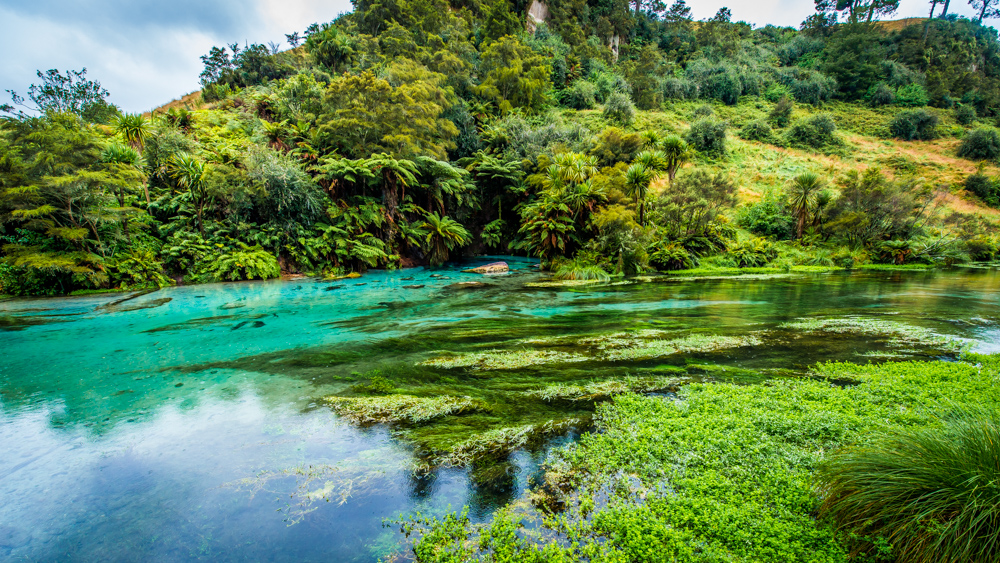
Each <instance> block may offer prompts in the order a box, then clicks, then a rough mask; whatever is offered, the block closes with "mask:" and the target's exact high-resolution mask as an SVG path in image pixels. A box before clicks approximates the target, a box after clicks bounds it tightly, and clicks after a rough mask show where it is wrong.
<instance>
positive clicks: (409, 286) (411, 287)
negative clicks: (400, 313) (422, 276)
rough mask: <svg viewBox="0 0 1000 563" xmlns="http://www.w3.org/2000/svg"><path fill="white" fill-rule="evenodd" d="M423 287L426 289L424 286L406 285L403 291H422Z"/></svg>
mask: <svg viewBox="0 0 1000 563" xmlns="http://www.w3.org/2000/svg"><path fill="white" fill-rule="evenodd" d="M422 287H424V286H422V285H404V286H403V289H420V288H422Z"/></svg>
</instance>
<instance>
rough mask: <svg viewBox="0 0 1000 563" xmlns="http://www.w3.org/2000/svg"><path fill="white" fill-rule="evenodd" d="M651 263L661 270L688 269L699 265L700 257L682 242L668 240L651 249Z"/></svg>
mask: <svg viewBox="0 0 1000 563" xmlns="http://www.w3.org/2000/svg"><path fill="white" fill-rule="evenodd" d="M649 263H650V264H651V265H652V266H653V267H655V268H656V269H657V270H660V271H670V270H687V269H690V268H694V267H697V266H698V259H697V257H695V256H693V255H692V254H691V253H690V252H688V250H687V249H686V248H684V247H683V246H681V245H680V244H678V243H676V242H668V243H660V244H658V245H655V246H654V247H653V248H651V249H650V252H649Z"/></svg>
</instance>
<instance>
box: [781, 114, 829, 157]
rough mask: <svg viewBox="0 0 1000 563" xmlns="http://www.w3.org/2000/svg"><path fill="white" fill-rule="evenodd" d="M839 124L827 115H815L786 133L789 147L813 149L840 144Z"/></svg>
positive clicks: (798, 123) (797, 123)
mask: <svg viewBox="0 0 1000 563" xmlns="http://www.w3.org/2000/svg"><path fill="white" fill-rule="evenodd" d="M836 131H837V124H836V123H834V122H833V118H831V117H830V116H829V115H827V114H819V115H814V116H813V117H809V118H807V119H802V120H799V121H796V122H795V123H794V124H792V126H791V128H789V129H788V133H786V140H787V142H788V144H789V145H793V146H799V147H808V148H813V149H818V148H823V147H826V146H829V145H836V144H839V140H838V139H837V135H836Z"/></svg>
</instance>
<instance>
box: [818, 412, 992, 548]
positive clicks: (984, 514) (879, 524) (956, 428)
mask: <svg viewBox="0 0 1000 563" xmlns="http://www.w3.org/2000/svg"><path fill="white" fill-rule="evenodd" d="M816 479H817V482H818V484H819V490H820V493H821V495H822V496H823V504H822V506H821V511H822V512H823V513H825V514H826V515H828V516H830V517H831V518H832V519H833V521H834V522H835V523H836V524H837V525H838V526H839V527H840V528H841V529H843V530H844V531H846V532H848V533H850V534H851V537H855V538H891V540H892V548H893V551H894V552H895V555H896V557H895V558H894V559H895V560H899V561H913V562H917V563H925V562H926V563H929V562H935V561H968V562H976V563H987V562H990V561H997V560H998V559H1000V542H998V541H997V535H998V534H1000V418H998V416H997V413H996V412H990V411H985V410H984V411H981V412H969V413H959V414H955V415H952V416H951V417H950V418H948V419H946V420H945V422H944V423H943V424H942V425H941V426H940V427H930V428H918V429H914V430H900V431H897V432H895V433H892V434H890V435H888V436H885V437H883V438H882V439H881V440H880V441H878V442H875V443H874V444H871V445H865V446H856V447H853V448H848V449H844V450H840V451H838V452H834V453H833V454H831V455H830V457H829V458H827V460H826V461H825V462H824V463H823V464H821V465H820V466H819V468H818V470H817V475H816Z"/></svg>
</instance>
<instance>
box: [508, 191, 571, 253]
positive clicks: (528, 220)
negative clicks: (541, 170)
mask: <svg viewBox="0 0 1000 563" xmlns="http://www.w3.org/2000/svg"><path fill="white" fill-rule="evenodd" d="M565 200H566V194H565V192H564V191H563V190H545V191H543V192H542V193H541V195H540V196H539V197H538V198H537V199H535V200H534V201H533V202H531V203H529V204H528V205H525V206H524V207H522V208H521V228H520V229H519V230H518V233H520V234H522V235H524V239H523V240H522V241H521V242H520V243H519V244H518V245H516V247H517V248H523V249H525V250H527V251H528V252H530V253H532V254H534V255H536V256H538V257H540V258H541V259H542V261H543V263H544V264H551V263H552V260H553V259H554V258H555V257H557V256H560V255H562V254H564V253H565V252H566V250H567V247H568V246H569V243H570V242H572V241H574V240H576V222H575V221H574V220H573V210H572V208H570V206H569V204H568V203H567V202H566V201H565Z"/></svg>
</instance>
